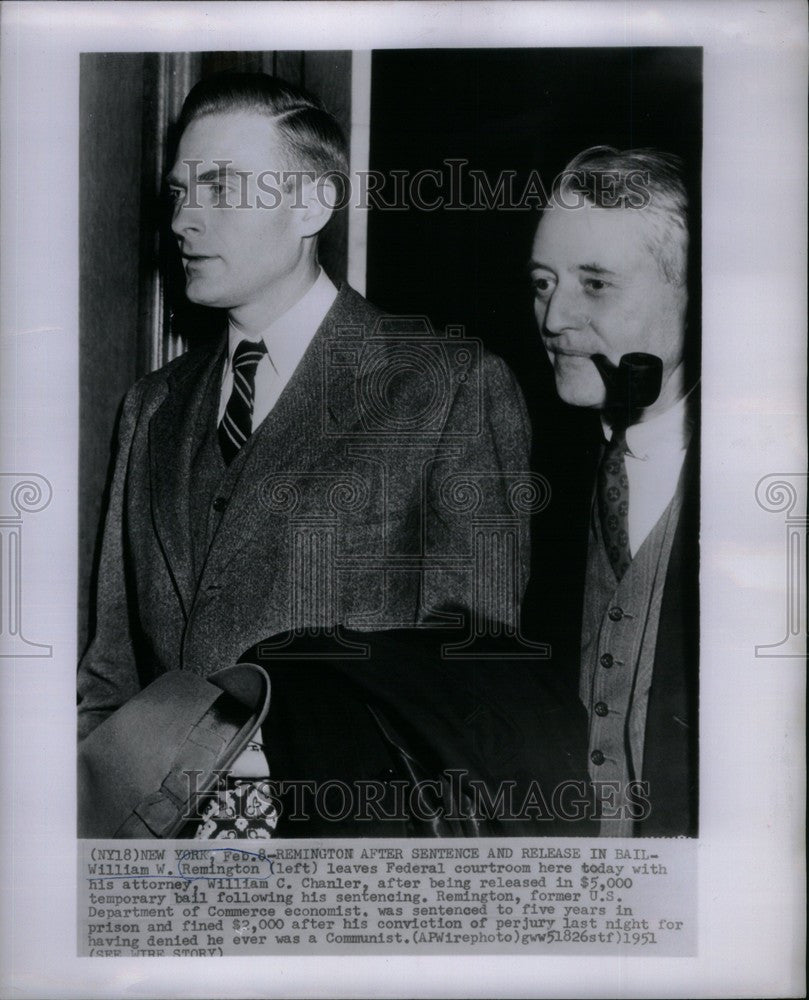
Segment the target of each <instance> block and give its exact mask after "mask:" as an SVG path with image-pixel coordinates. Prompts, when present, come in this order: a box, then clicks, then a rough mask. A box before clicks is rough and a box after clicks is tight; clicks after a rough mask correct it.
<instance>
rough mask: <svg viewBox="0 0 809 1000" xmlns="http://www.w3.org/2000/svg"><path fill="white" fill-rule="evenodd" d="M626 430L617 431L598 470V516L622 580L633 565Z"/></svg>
mask: <svg viewBox="0 0 809 1000" xmlns="http://www.w3.org/2000/svg"><path fill="white" fill-rule="evenodd" d="M625 456H626V431H624V430H619V429H616V430H615V431H614V432H613V435H612V439H611V440H610V442H609V443H608V444H607V447H606V448H605V450H604V455H603V456H602V459H601V464H600V465H599V467H598V484H597V493H598V515H599V518H600V519H601V533H602V536H603V538H604V548H605V549H606V551H607V558H608V559H609V561H610V565H611V566H612V568H613V571H614V573H615V576H616V579H618V580H620V579H621V578H622V577H623V575H624V573H626V571H627V569H629V564H630V563H631V562H632V553H631V552H630V549H629V479H628V477H627V474H626V460H625Z"/></svg>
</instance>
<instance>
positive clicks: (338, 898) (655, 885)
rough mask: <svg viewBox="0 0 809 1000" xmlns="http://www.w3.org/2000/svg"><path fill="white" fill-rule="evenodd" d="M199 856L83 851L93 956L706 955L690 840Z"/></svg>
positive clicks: (148, 849) (426, 844)
mask: <svg viewBox="0 0 809 1000" xmlns="http://www.w3.org/2000/svg"><path fill="white" fill-rule="evenodd" d="M189 843H190V842H189V841H126V842H123V841H96V840H84V841H79V845H78V846H79V866H78V878H79V885H78V924H77V926H78V938H79V940H78V950H79V954H80V955H86V956H97V957H102V956H106V957H133V956H144V957H160V956H178V955H184V956H190V955H196V956H223V955H268V954H296V953H300V954H304V953H309V954H311V953H332V954H345V953H356V954H374V953H378V954H382V953H386V954H390V953H408V952H424V953H428V954H447V953H462V952H464V951H471V950H472V949H474V950H475V951H477V952H480V951H486V952H492V953H495V952H502V953H508V952H524V953H534V954H609V953H616V954H629V955H631V954H636V955H668V956H685V955H694V954H696V911H695V898H696V852H697V842H696V841H693V840H656V839H650V840H634V841H633V840H608V839H607V840H600V841H599V840H576V841H571V840H560V841H554V842H549V841H547V840H544V839H543V840H518V839H509V840H476V841H475V842H474V843H473V844H471V846H468V845H469V842H468V841H466V842H462V843H457V842H450V841H424V840H421V841H413V840H410V841H402V840H397V841H393V840H392V841H382V840H368V841H363V840H353V841H328V842H324V841H305V842H303V841H263V842H258V841H246V840H241V841H228V842H227V843H228V844H230V845H232V846H227V847H225V846H222V845H223V844H224V843H226V842H224V841H215V842H207V844H206V843H205V842H200V841H196V842H194V844H193V846H189ZM259 843H262V844H263V845H265V846H261V847H259V846H257V845H258V844H259ZM236 845H238V846H236Z"/></svg>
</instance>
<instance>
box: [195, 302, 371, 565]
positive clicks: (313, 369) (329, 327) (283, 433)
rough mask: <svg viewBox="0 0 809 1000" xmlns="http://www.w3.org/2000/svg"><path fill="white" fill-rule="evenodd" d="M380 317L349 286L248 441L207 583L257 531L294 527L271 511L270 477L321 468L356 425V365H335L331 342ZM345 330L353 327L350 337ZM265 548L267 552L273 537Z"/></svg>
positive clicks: (361, 332)
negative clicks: (339, 437) (338, 439)
mask: <svg viewBox="0 0 809 1000" xmlns="http://www.w3.org/2000/svg"><path fill="white" fill-rule="evenodd" d="M377 315H378V314H377V312H376V310H374V309H373V308H372V307H371V306H369V305H368V303H366V302H365V300H364V299H363V298H361V297H360V296H359V295H357V294H356V292H354V291H353V290H352V289H351V288H349V287H348V286H347V285H344V286H342V288H341V290H340V293H339V295H338V297H337V299H336V301H335V303H334V305H333V306H332V308H331V309H330V310H329V312H328V314H327V315H326V317H325V319H324V320H323V322H322V323H321V325H320V327H319V328H318V330H317V332H316V334H315V336H314V337H313V338H312V342H311V343H310V345H309V347H308V348H307V350H306V352H305V354H304V356H303V358H302V359H301V361H300V364H299V365H298V367H297V369H296V370H295V372H294V374H293V376H292V378H291V379H290V380H289V382H288V383H287V385H286V386H285V388H284V391H283V392H282V393H281V396H280V397H279V399H278V402H277V403H276V404H275V406H274V407H273V409H272V410H271V412H270V413H269V414H268V415H267V417H266V419H265V420H264V421H263V423H262V424H261V426H260V427H259V428H258V429H257V430H256V432H255V433H254V434H253V437H252V438H251V439H250V441H249V443H248V444H247V445H246V448H247V452H246V454H245V458H244V464H243V465H242V468H241V471H240V473H239V478H238V481H237V483H236V485H235V488H234V491H233V493H232V494H231V498H230V502H229V504H228V508H227V511H226V512H225V514H224V516H223V518H222V521H221V524H220V526H219V530H218V531H217V533H216V536H215V538H214V540H213V543H212V545H211V548H210V551H209V553H208V559H207V562H206V564H205V569H204V571H203V580H207V581H211V580H214V579H216V578H217V577H218V576H220V575H221V574H222V573H223V572H224V571H225V570H226V569H227V567H228V565H229V564H230V563H231V561H232V560H233V558H234V557H235V556H236V555H237V553H238V552H239V551H240V550H241V549H243V548H244V545H245V542H246V541H247V540H249V539H250V538H251V537H254V536H255V535H256V533H257V532H258V531H260V530H262V529H263V530H264V531H265V532H266V531H275V532H276V538H277V537H278V534H277V533H278V531H279V530H284V531H286V530H287V528H286V525H287V521H286V519H283V522H281V520H279V519H278V518H277V517H276V516H272V515H271V514H270V511H269V509H268V505H267V499H268V494H267V490H268V488H269V481H270V477H272V476H274V475H277V474H281V475H283V473H285V472H289V473H290V478H294V476H295V475H296V474H297V473H300V472H304V471H307V470H310V469H313V468H317V467H318V466H319V465H321V461H322V457H323V454H324V451H328V450H329V449H330V448H331V447H333V441H334V439H335V437H336V436H337V435H338V434H340V433H341V431H344V430H345V429H347V428H350V427H352V426H354V425H355V424H356V423H357V420H358V419H359V418H358V412H357V405H356V398H355V374H356V368H355V367H353V366H352V365H351V364H350V363H349V364H345V365H341V364H337V365H335V364H334V358H333V352H332V346H333V345H334V344H335V343H338V342H341V341H349V340H350V341H352V342H354V343H356V342H357V341H358V340H361V339H363V338H364V337H367V336H368V335H369V334H370V333H371V332H372V327H373V324H374V322H375V321H376V317H377ZM341 328H349V329H350V332H349V333H347V335H346V336H345V337H343V335H342V334H341V333H340V330H341ZM337 338H340V339H339V341H338V340H337ZM327 381H328V391H327V388H326V383H327ZM282 523H283V528H281V524H282ZM263 545H264V549H263V550H264V552H265V553H266V551H267V549H266V538H265V539H264V540H263Z"/></svg>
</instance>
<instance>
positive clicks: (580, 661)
mask: <svg viewBox="0 0 809 1000" xmlns="http://www.w3.org/2000/svg"><path fill="white" fill-rule="evenodd" d="M687 211H688V207H687V197H686V189H685V186H684V184H683V180H682V177H681V171H680V166H679V162H678V160H677V158H676V157H672V156H669V155H666V154H663V153H658V152H655V151H653V150H629V151H625V152H619V151H617V150H615V149H612V148H609V147H595V148H592V149H589V150H586V151H585V152H583V153H581V154H579V155H578V156H577V157H576V158H575V159H574V160H573V161H572V162H571V163H569V164H568V166H567V167H566V169H565V170H564V171H563V173H562V174H560V176H559V179H558V180H557V182H556V185H555V187H554V190H553V195H552V197H551V199H550V203H549V206H548V207H547V208H546V209H545V211H544V212H543V215H542V218H541V221H540V223H539V226H538V229H537V232H536V237H535V240H534V245H533V251H532V259H531V275H532V282H533V288H534V297H535V305H534V309H535V314H536V319H537V323H538V325H539V329H540V333H541V337H542V343H543V346H544V348H545V351H546V353H547V356H548V358H549V360H550V363H551V366H552V370H553V377H554V381H555V384H556V389H557V392H558V394H559V397H560V398H561V400H562V401H563V402H564V403H565V404H568V406H571V407H575V408H580V409H582V410H585V411H589V412H590V413H592V415H593V417H594V419H593V420H592V426H584V425H583V424H582V423H581V422H579V420H578V418H577V417H576V414H575V412H570V413H568V415H567V417H565V415H563V414H562V415H560V416H561V419H562V420H565V419H568V420H570V421H571V422H576V423H578V430H577V432H575V433H572V434H571V433H570V432H568V433H567V434H565V432H564V431H562V434H561V436H562V438H563V441H564V446H563V449H562V450H563V454H561V455H557V456H556V460H557V461H558V463H559V464H558V465H557V466H556V468H555V469H554V471H553V473H552V474H551V480H552V488H553V491H554V504H555V507H556V516H557V517H558V519H559V523H558V524H556V525H555V527H556V529H557V530H556V532H554V531H553V515H552V516H551V518H549V519H548V520H546V521H545V522H544V525H545V528H546V529H547V531H548V535H547V537H543V538H542V539H541V540H540V539H538V538H535V546H536V548H537V550H538V553H539V559H540V562H541V566H540V568H539V572H538V580H537V581H536V589H534V592H533V595H532V597H531V598H530V599H529V601H528V602H527V603H528V605H529V607H530V608H539V607H541V608H542V609H543V610H544V611H545V612H550V613H549V614H546V615H545V619H544V620H545V621H546V622H549V621H552V620H557V621H560V622H562V628H563V629H565V630H566V631H567V633H568V636H567V637H565V636H559V637H557V641H555V642H554V643H553V644H552V645H553V647H554V652H555V656H554V659H556V660H557V661H558V662H559V663H560V666H563V665H564V664H565V662H566V661H567V662H570V663H573V664H575V669H574V670H573V671H571V674H575V677H571V680H572V681H573V682H574V683H575V684H577V686H578V691H579V696H580V698H581V701H582V702H583V704H584V706H585V708H586V709H587V712H588V715H589V740H588V744H589V745H588V766H589V772H590V778H591V780H592V781H593V782H594V783H595V784H596V786H597V787H598V788H600V790H601V791H600V796H597V797H600V801H601V803H602V812H601V816H602V819H601V833H602V835H605V836H628V835H633V834H635V835H638V834H643V835H647V836H648V835H658V836H661V835H669V836H670V835H678V834H687V835H692V836H693V835H695V834H696V828H697V661H698V636H699V628H698V613H699V602H698V513H699V507H698V486H699V480H698V465H697V462H698V449H699V437H698V430H697V404H698V398H697V394H698V389H697V387H696V383H697V378H696V372H695V371H694V367H695V365H694V358H695V356H696V349H697V345H696V344H695V343H694V340H693V338H694V333H693V331H688V329H687V328H688V326H689V324H688V321H687V315H688V312H689V294H688V280H687V278H688V261H689V239H688V219H687ZM638 352H640V353H641V354H642V355H645V357H641V358H637V357H635V358H627V362H629V361H632V362H633V367H632V370H633V371H634V372H635V373H636V374H635V380H634V381H627V380H625V379H624V375H625V373H626V372H627V371H629V370H630V368H629V367H625V368H624V369H623V370H622V369H621V367H620V361H621V358H622V357H624V356H625V355H633V354H636V353H638ZM650 355H651V356H653V358H657V359H659V360H658V361H657V362H654V361H653V360H652V361H651V362H650V358H649V356H650ZM639 366H650V367H651V368H652V369H653V370H655V369H656V370H658V371H659V372H660V382H659V387H658V385H654V386H653V387H652V388H651V389H649V387H648V385H647V386H643V385H642V384H641V382H642V381H643V380H642V379H641V382H639V381H638V378H639V377H640V376H638V375H637V372H638V371H639V370H640V367H639ZM653 381H654V380H653ZM658 388H659V391H656V390H658ZM647 391H648V396H647V398H642V396H643V394H644V393H647ZM577 436H578V440H577ZM547 461H548V462H551V461H552V459H551V458H548V459H547ZM553 468H554V467H553V466H551V465H546V466H545V467H543V471H544V472H546V473H549V472H550V470H551V469H553ZM543 517H544V515H543ZM554 535H555V537H554ZM565 595H571V597H570V598H568V597H566V596H565ZM537 602H539V603H537ZM529 613H530V612H529ZM579 623H581V625H580V628H579ZM566 638H569V639H570V640H572V641H570V642H568V645H567V647H566V645H565V642H566Z"/></svg>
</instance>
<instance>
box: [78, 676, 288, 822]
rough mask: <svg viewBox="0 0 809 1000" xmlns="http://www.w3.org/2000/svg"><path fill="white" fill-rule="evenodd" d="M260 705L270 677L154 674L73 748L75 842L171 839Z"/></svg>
mask: <svg viewBox="0 0 809 1000" xmlns="http://www.w3.org/2000/svg"><path fill="white" fill-rule="evenodd" d="M269 706H270V680H269V677H268V676H267V673H266V671H264V670H263V669H262V668H261V667H258V666H256V665H254V664H251V663H239V664H236V665H235V666H229V667H225V668H224V669H222V670H218V671H217V672H216V673H214V674H210V675H209V676H208V677H204V678H203V677H199V676H198V675H197V674H193V673H190V672H188V671H184V670H170V671H168V672H167V673H165V674H162V675H161V676H160V677H158V678H157V680H155V681H153V682H152V683H151V684H149V685H148V687H145V688H144V689H143V690H142V691H140V692H139V693H138V694H137V695H135V697H134V698H131V699H130V700H129V701H128V702H127V703H126V704H125V705H123V706H122V707H121V708H119V709H118V711H117V712H114V713H113V714H112V715H111V716H109V718H107V719H105V720H104V722H102V723H101V724H100V725H99V726H97V727H96V728H95V729H94V730H93V731H92V733H90V735H89V736H88V737H87V738H86V739H84V740H83V741H82V743H81V744H80V745H79V753H78V765H79V773H78V799H79V802H78V806H79V836H80V837H114V838H116V837H117V838H150V837H161V838H165V837H175V836H177V835H178V833H179V832H180V830H181V829H182V827H183V826H184V825H185V824H186V823H187V822H188V820H189V819H193V812H194V810H195V808H196V806H197V805H198V803H199V798H200V794H201V793H206V792H209V791H211V790H212V789H213V787H214V786H215V784H216V781H217V773H216V772H219V771H226V770H228V769H229V768H230V767H231V765H232V764H233V763H234V761H235V760H236V758H237V757H238V756H239V755H240V754H241V752H242V751H243V750H244V748H245V747H246V745H247V743H248V742H249V741H250V739H251V738H252V737H253V736H254V734H255V733H256V731H257V730H258V728H259V726H260V725H261V723H262V722H263V721H264V719H265V718H266V715H267V711H268V709H269ZM187 772H196V774H195V775H191V776H189V774H188V773H187ZM192 799H193V801H192Z"/></svg>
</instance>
